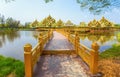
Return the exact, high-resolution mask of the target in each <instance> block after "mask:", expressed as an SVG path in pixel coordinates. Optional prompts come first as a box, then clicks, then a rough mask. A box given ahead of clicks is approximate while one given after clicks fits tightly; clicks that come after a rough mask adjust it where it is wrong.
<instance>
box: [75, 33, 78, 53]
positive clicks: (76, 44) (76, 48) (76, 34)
mask: <svg viewBox="0 0 120 77" xmlns="http://www.w3.org/2000/svg"><path fill="white" fill-rule="evenodd" d="M78 47H79V35H78V33H77V32H75V50H76V53H78Z"/></svg>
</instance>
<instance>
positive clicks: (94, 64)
mask: <svg viewBox="0 0 120 77" xmlns="http://www.w3.org/2000/svg"><path fill="white" fill-rule="evenodd" d="M91 47H92V50H91V51H90V54H91V61H90V62H91V65H90V71H91V73H92V74H97V73H98V58H99V55H98V53H99V52H98V50H99V45H98V44H97V43H93V44H92V45H91Z"/></svg>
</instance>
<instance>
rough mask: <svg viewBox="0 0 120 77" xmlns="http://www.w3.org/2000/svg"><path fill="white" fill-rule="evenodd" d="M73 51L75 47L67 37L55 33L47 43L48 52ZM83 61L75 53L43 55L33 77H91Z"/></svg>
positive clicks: (46, 49)
mask: <svg viewBox="0 0 120 77" xmlns="http://www.w3.org/2000/svg"><path fill="white" fill-rule="evenodd" d="M49 50H50V51H54V52H57V51H64V52H65V51H66V50H67V51H68V52H69V51H71V50H74V47H73V45H72V44H71V43H70V42H69V41H68V40H67V38H66V37H65V36H63V35H62V34H60V33H58V32H55V31H54V32H53V38H52V39H51V40H50V41H49V42H48V43H47V45H46V46H45V48H44V51H43V52H46V51H49ZM84 66H85V64H84V62H83V61H82V59H81V58H80V57H79V56H77V55H76V54H75V53H71V54H57V55H54V54H52V55H51V54H49V55H42V56H41V57H40V59H39V62H38V63H37V64H36V66H35V68H34V72H33V77H90V76H89V74H88V73H87V71H88V69H86V68H85V67H84Z"/></svg>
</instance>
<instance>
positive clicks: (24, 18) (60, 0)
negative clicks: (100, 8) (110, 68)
mask: <svg viewBox="0 0 120 77" xmlns="http://www.w3.org/2000/svg"><path fill="white" fill-rule="evenodd" d="M0 13H1V14H2V15H4V16H5V18H8V17H12V18H14V19H16V20H20V21H21V23H23V24H24V23H25V22H32V21H34V20H36V19H37V20H38V21H41V20H42V19H44V18H45V17H47V16H48V15H51V16H52V17H53V18H55V19H56V20H59V19H62V20H63V21H64V22H66V21H67V20H71V21H72V22H73V23H74V24H79V23H80V22H86V23H88V22H90V21H91V20H93V19H97V20H99V19H101V18H102V16H104V17H105V18H107V19H108V20H110V21H112V22H113V23H120V9H117V8H114V9H112V10H110V11H109V12H105V13H104V14H101V15H93V14H91V13H90V12H89V11H86V10H82V9H81V8H80V5H79V4H77V2H76V0H54V1H53V2H49V3H45V2H44V0H15V1H13V2H10V3H5V1H4V0H0Z"/></svg>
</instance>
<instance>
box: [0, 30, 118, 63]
mask: <svg viewBox="0 0 120 77" xmlns="http://www.w3.org/2000/svg"><path fill="white" fill-rule="evenodd" d="M38 33H39V32H38V31H11V32H0V55H3V56H7V57H13V58H16V59H18V60H21V61H23V60H24V50H23V47H24V45H25V44H26V43H30V44H31V45H32V47H34V46H35V45H36V44H37V35H38ZM117 33H118V32H114V33H110V34H106V33H104V34H101V35H97V34H85V33H81V34H79V37H80V42H81V43H82V44H84V45H85V46H87V47H89V48H91V44H92V42H96V41H97V43H98V44H99V45H100V52H102V51H104V50H106V49H108V48H110V47H111V46H112V44H114V43H118V39H117V37H116V35H117Z"/></svg>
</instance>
